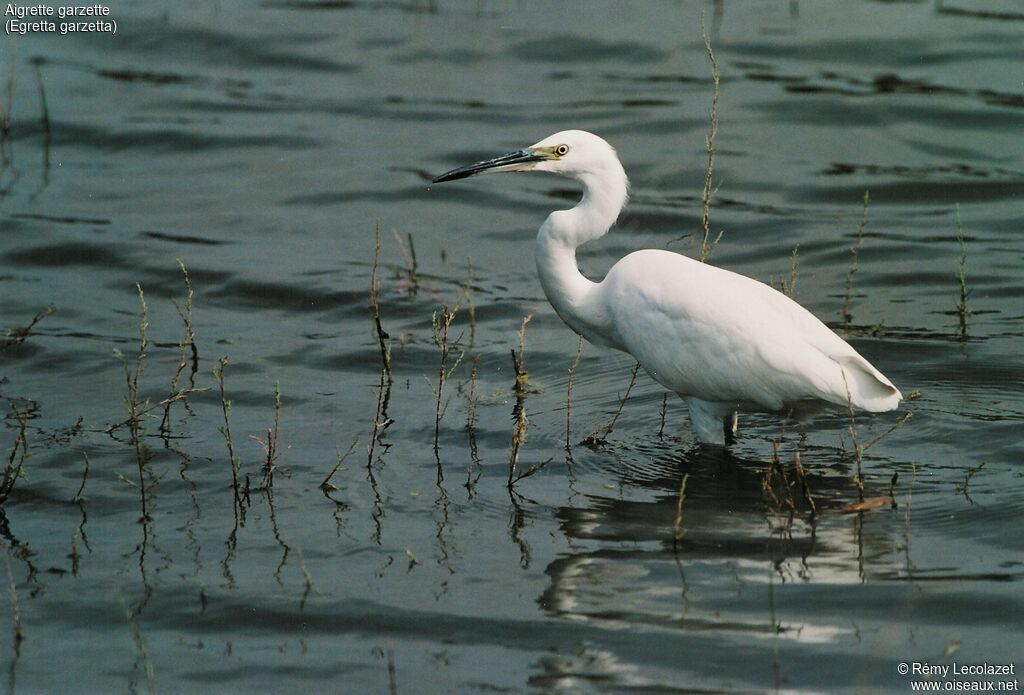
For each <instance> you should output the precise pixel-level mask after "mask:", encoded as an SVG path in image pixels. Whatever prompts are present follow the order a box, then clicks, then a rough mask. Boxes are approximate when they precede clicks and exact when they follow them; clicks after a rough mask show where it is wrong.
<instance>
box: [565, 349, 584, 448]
mask: <svg viewBox="0 0 1024 695" xmlns="http://www.w3.org/2000/svg"><path fill="white" fill-rule="evenodd" d="M579 338H580V340H579V345H578V346H577V347H576V358H575V359H574V360H573V361H572V364H571V365H569V381H568V383H567V384H566V387H565V450H566V451H568V452H570V453H571V452H572V444H570V441H571V438H572V428H571V424H572V380H573V377H574V376H575V375H576V368H577V367H578V366H580V359H581V358H582V357H583V336H582V335H581V336H580V337H579Z"/></svg>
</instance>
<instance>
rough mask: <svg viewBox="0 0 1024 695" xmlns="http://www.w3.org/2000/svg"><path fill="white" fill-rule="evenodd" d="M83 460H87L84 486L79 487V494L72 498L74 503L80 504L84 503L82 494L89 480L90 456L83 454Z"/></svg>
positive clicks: (84, 470) (83, 477) (83, 478)
mask: <svg viewBox="0 0 1024 695" xmlns="http://www.w3.org/2000/svg"><path fill="white" fill-rule="evenodd" d="M82 456H83V458H85V468H84V469H83V470H82V484H81V485H79V486H78V492H76V493H75V496H74V497H72V498H71V501H72V502H75V503H78V502H81V501H82V492H83V491H84V490H85V482H86V480H88V479H89V454H87V453H85V452H84V451H83V452H82Z"/></svg>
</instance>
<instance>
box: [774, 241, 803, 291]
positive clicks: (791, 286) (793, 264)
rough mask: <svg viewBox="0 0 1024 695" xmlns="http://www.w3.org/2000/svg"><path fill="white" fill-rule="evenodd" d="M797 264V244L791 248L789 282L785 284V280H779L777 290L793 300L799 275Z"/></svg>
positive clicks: (798, 248) (798, 252)
mask: <svg viewBox="0 0 1024 695" xmlns="http://www.w3.org/2000/svg"><path fill="white" fill-rule="evenodd" d="M799 264H800V245H799V244H797V245H796V246H794V247H793V253H792V255H791V256H790V260H789V282H788V283H787V282H786V279H785V278H782V279H780V280H779V289H780V290H782V293H783V294H784V295H786V296H787V297H789V298H790V299H794V298H795V296H796V280H797V276H798V273H799Z"/></svg>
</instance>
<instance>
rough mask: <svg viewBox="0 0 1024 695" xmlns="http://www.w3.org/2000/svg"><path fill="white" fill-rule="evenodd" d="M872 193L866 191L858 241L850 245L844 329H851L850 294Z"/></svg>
mask: <svg viewBox="0 0 1024 695" xmlns="http://www.w3.org/2000/svg"><path fill="white" fill-rule="evenodd" d="M870 202H871V194H870V192H869V191H864V210H863V212H862V213H861V218H860V225H858V227H857V243H856V244H854V245H853V246H851V247H850V269H849V270H848V271H847V272H846V295H845V296H844V297H843V310H842V315H843V330H849V328H850V321H852V320H853V315H852V314H851V313H850V296H851V295H852V294H853V276H854V275H855V274H856V273H857V269H858V267H859V263H860V247H861V246H863V245H864V228H865V227H866V226H867V224H868V204H869V203H870Z"/></svg>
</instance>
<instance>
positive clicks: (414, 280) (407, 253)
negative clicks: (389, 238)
mask: <svg viewBox="0 0 1024 695" xmlns="http://www.w3.org/2000/svg"><path fill="white" fill-rule="evenodd" d="M391 233H392V234H393V235H394V237H395V243H397V244H398V252H399V253H400V254H402V258H403V259H405V264H406V265H405V268H403V270H404V271H405V276H406V279H407V280H408V291H409V294H413V295H414V294H416V293H417V292H418V291H419V288H420V279H419V275H418V264H417V262H416V247H415V246H414V245H413V243H412V234H411V233H408V234H406V238H407V239H408V240H409V246H408V248H407V247H406V245H405V242H404V241H402V237H400V236H398V232H396V231H394V230H392V232H391Z"/></svg>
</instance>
